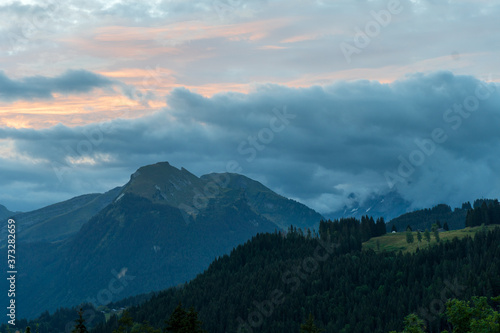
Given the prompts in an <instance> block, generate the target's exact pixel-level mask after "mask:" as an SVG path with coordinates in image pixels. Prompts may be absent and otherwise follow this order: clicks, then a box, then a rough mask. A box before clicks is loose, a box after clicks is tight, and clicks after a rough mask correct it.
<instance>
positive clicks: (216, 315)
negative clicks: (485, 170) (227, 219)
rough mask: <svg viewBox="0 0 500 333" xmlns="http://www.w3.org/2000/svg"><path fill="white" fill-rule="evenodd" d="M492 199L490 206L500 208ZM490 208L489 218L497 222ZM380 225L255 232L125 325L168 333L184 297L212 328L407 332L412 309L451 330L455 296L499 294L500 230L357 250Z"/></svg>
mask: <svg viewBox="0 0 500 333" xmlns="http://www.w3.org/2000/svg"><path fill="white" fill-rule="evenodd" d="M481 207H483V205H481V206H480V207H479V208H478V209H481ZM487 207H491V209H492V212H493V211H495V209H496V208H495V207H497V206H495V204H491V205H490V206H487ZM488 209H490V208H488ZM489 216H490V215H489ZM491 216H492V217H493V218H492V219H490V222H491V223H498V222H500V221H498V220H495V219H494V216H496V215H494V214H493V213H491ZM384 226H385V225H384V221H383V220H381V219H379V220H378V221H374V220H373V218H369V217H363V218H362V219H361V221H360V220H356V219H354V218H348V219H340V220H336V221H333V222H332V221H321V223H320V226H319V230H318V232H316V231H314V230H307V229H306V230H305V231H303V230H301V229H297V228H294V227H291V228H289V230H288V231H287V232H277V231H276V232H274V233H263V234H258V235H256V236H255V237H253V238H252V239H251V240H250V241H247V242H246V243H245V244H242V245H239V246H238V247H236V248H235V249H234V250H233V251H232V252H231V253H230V254H229V255H224V256H222V257H219V258H218V259H216V260H215V261H214V262H213V263H212V264H211V265H210V266H209V267H208V269H207V270H206V271H205V272H204V273H202V274H199V275H198V276H197V277H196V278H195V279H193V280H192V281H191V282H189V283H187V284H185V285H184V286H182V287H178V288H170V289H167V290H165V291H163V292H160V293H155V294H153V295H152V297H150V298H149V299H148V300H146V301H145V302H142V303H140V304H137V303H138V302H135V303H136V304H135V305H132V304H133V303H134V302H133V301H134V298H132V299H130V301H131V303H129V306H128V309H127V312H126V313H128V315H129V316H130V320H129V324H130V325H129V326H127V327H129V328H130V329H131V328H132V327H135V328H136V329H137V331H138V332H142V331H144V332H147V331H150V332H159V331H161V332H168V331H167V327H168V322H169V319H170V318H171V316H172V314H173V313H174V311H175V309H176V307H178V306H179V304H183V305H184V306H185V307H186V309H189V310H185V313H191V315H192V316H193V315H194V314H196V322H197V323H198V324H199V329H200V330H204V331H206V332H209V333H219V332H220V333H226V332H237V331H238V330H240V331H241V332H245V331H246V332H300V330H301V326H302V327H304V325H306V324H307V323H308V320H310V317H312V318H314V325H315V327H317V329H318V330H319V331H321V330H324V331H325V332H389V331H402V330H403V329H404V327H405V320H404V319H405V318H406V317H407V316H408V315H409V314H412V313H414V314H416V315H417V316H418V317H419V318H420V319H421V320H422V323H423V325H425V327H426V331H427V332H441V331H443V330H449V331H450V332H452V330H450V326H451V324H450V321H448V320H447V317H446V314H445V313H446V304H447V301H448V300H449V299H451V298H456V299H459V300H465V301H467V300H471V299H472V298H473V297H475V296H485V297H488V298H491V297H494V296H497V295H499V294H500V275H499V272H500V228H496V229H494V230H493V231H490V232H487V231H483V232H478V233H477V234H476V236H475V237H474V238H471V237H468V238H464V239H461V240H458V239H454V240H452V241H447V242H441V243H439V245H436V246H433V247H430V248H426V249H420V250H418V251H417V252H416V253H414V254H403V253H401V252H399V253H394V252H390V253H379V254H377V253H375V252H373V251H371V250H369V251H361V245H362V242H363V241H365V240H367V239H369V238H371V237H374V236H379V235H381V234H384V233H385V228H383V227H384ZM123 303H124V302H122V305H124V306H125V305H126V304H123ZM125 303H126V302H125ZM66 311H69V310H67V309H66V310H64V309H61V310H59V311H58V312H57V313H56V314H54V315H52V316H50V315H48V313H46V314H44V315H42V316H41V317H39V318H37V319H36V320H33V321H30V322H26V321H24V322H21V321H20V322H18V323H19V326H18V328H23V329H24V327H22V326H21V325H22V324H25V325H30V326H31V327H38V331H39V332H40V333H45V332H70V330H69V331H68V330H67V328H68V327H70V328H71V327H72V326H71V325H69V326H68V323H70V324H72V325H74V320H75V319H76V318H75V313H76V311H75V310H74V309H73V312H72V320H73V321H71V320H69V317H70V313H69V312H68V313H67V312H66ZM89 311H92V310H89ZM93 315H95V316H94V317H93V318H88V319H91V320H89V325H88V327H89V328H90V329H89V330H90V331H91V332H93V333H113V332H121V331H123V332H125V331H127V330H123V329H124V328H123V327H122V328H120V325H122V324H123V320H121V319H120V318H119V317H117V316H111V318H110V319H109V320H108V321H107V322H105V321H104V320H102V314H100V313H99V312H98V311H94V312H93ZM55 316H57V317H58V318H57V319H56V318H54V317H55ZM98 317H99V318H98ZM198 320H199V321H198ZM198 324H197V325H198ZM309 324H311V323H310V322H309ZM122 326H123V325H122ZM4 331H5V327H2V332H4ZM129 331H130V330H129ZM127 332H128V331H127Z"/></svg>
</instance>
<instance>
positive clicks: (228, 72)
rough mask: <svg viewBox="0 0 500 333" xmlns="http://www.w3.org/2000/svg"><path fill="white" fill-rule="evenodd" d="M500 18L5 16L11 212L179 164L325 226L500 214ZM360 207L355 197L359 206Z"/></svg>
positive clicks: (341, 1) (488, 14)
mask: <svg viewBox="0 0 500 333" xmlns="http://www.w3.org/2000/svg"><path fill="white" fill-rule="evenodd" d="M499 15H500V3H498V2H496V1H477V0H475V1H472V0H471V1H458V0H457V1H431V0H429V1H423V0H422V1H420V0H412V1H397V0H384V1H379V0H373V1H362V0H358V1H356V0H354V1H353V0H338V1H337V0H332V1H327V0H324V1H320V0H318V1H309V0H308V1H304V0H287V1H278V0H276V1H272V0H268V1H266V0H262V1H260V0H256V1H251V0H246V1H245V0H207V1H177V0H170V1H167V0H155V1H143V2H139V1H128V0H114V1H110V0H106V1H104V0H89V1H71V0H69V1H53V0H49V1H46V0H45V1H39V0H29V1H28V0H23V1H5V0H4V1H0V204H3V205H5V206H6V207H7V208H8V209H10V210H13V211H29V210H33V209H36V208H41V207H43V206H46V205H49V204H52V203H56V202H59V201H62V200H66V199H69V198H72V197H74V196H77V195H81V194H86V193H97V192H99V193H102V192H105V191H107V190H110V189H112V188H114V187H116V186H121V185H124V184H125V183H126V182H127V181H128V180H129V178H130V175H131V174H132V173H133V172H134V171H135V170H137V169H138V168H139V167H141V166H144V165H147V164H152V163H156V162H160V161H168V162H170V164H171V165H173V166H176V167H178V168H180V167H184V168H186V169H188V170H189V171H191V172H192V173H194V174H195V175H198V176H201V175H203V174H207V173H211V172H238V173H241V174H244V175H246V176H248V177H251V178H253V179H256V180H258V181H260V182H262V183H263V184H264V185H266V186H268V187H270V188H271V189H273V190H275V191H276V192H278V193H279V194H282V195H284V196H287V197H289V198H293V199H295V200H298V201H300V202H302V203H304V204H306V205H308V206H310V207H311V208H314V209H316V210H317V211H319V212H320V213H328V212H331V211H335V210H337V209H340V208H342V207H343V206H344V205H345V204H346V203H347V202H349V199H348V197H349V196H350V195H351V194H354V195H356V197H357V198H359V199H360V200H364V198H367V197H369V196H370V195H372V194H374V193H377V194H384V193H387V192H389V191H397V192H399V193H400V194H401V195H402V196H403V197H404V198H405V199H407V200H408V201H409V202H411V203H412V208H420V207H429V206H432V205H435V204H438V203H447V204H450V205H452V206H453V207H456V206H459V205H460V204H461V203H462V202H465V201H469V200H474V199H476V198H481V197H486V198H492V197H499V196H500V176H499V172H500V154H498V152H499V151H500V131H499V128H500V95H499V91H500V85H499V82H500V73H499V72H498V59H499V58H500V43H498V40H497V36H496V32H497V31H498V28H499V23H498V17H499ZM351 196H352V195H351Z"/></svg>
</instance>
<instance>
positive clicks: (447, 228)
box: [443, 222, 450, 231]
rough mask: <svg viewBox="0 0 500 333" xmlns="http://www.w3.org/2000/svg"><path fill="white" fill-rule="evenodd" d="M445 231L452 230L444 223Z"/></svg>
mask: <svg viewBox="0 0 500 333" xmlns="http://www.w3.org/2000/svg"><path fill="white" fill-rule="evenodd" d="M443 229H444V230H446V231H449V230H450V227H449V226H448V222H444V224H443Z"/></svg>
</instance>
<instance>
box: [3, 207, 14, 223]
mask: <svg viewBox="0 0 500 333" xmlns="http://www.w3.org/2000/svg"><path fill="white" fill-rule="evenodd" d="M14 214H15V213H14V212H11V211H10V210H8V209H7V207H5V206H3V205H0V220H4V219H7V218H9V217H11V216H12V215H14Z"/></svg>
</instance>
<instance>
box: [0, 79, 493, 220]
mask: <svg viewBox="0 0 500 333" xmlns="http://www.w3.org/2000/svg"><path fill="white" fill-rule="evenodd" d="M477 96H479V97H481V98H479V97H477ZM475 101H477V105H476V106H475V107H473V106H474V105H473V104H471V103H473V102H475ZM167 103H168V105H169V107H168V108H167V109H165V110H163V111H161V112H158V113H156V114H154V115H152V116H148V117H144V118H140V119H135V120H121V119H117V120H114V121H111V122H108V123H103V124H93V125H87V126H84V127H77V128H68V127H65V126H62V125H59V126H56V127H53V128H50V129H44V130H32V129H29V130H28V129H0V140H2V139H3V141H4V142H7V143H9V144H10V146H9V145H7V147H10V149H9V150H8V151H7V154H4V156H7V157H4V158H3V159H5V161H6V162H8V163H7V164H4V163H2V164H1V165H2V167H0V168H2V169H4V168H5V166H4V165H9V163H11V162H12V161H13V160H16V159H17V161H19V163H36V164H37V166H38V170H37V177H40V179H41V181H40V183H41V184H44V185H43V186H42V187H43V188H44V190H45V192H48V193H50V192H57V193H60V195H61V196H62V195H63V194H61V193H64V195H67V196H68V197H69V196H70V195H69V194H73V195H76V194H82V193H86V192H95V191H104V190H107V189H109V188H111V187H112V186H116V185H122V184H124V183H125V182H126V181H127V180H128V177H129V175H130V174H131V173H133V172H134V171H135V169H137V168H138V167H140V166H142V165H145V164H149V163H155V162H158V161H169V162H170V163H171V164H172V165H174V166H177V167H181V166H183V167H185V168H187V169H188V170H190V171H192V172H193V173H195V174H197V175H202V174H205V173H209V172H225V171H238V172H241V173H243V174H246V175H248V176H250V177H253V178H255V179H258V180H260V181H262V182H263V183H264V184H265V185H267V186H269V187H271V188H272V189H275V190H276V191H278V192H279V193H280V194H283V195H286V196H289V197H293V198H295V199H298V200H300V201H302V202H304V203H306V204H308V205H310V206H311V207H313V208H316V209H318V210H320V211H321V212H328V211H329V210H334V209H337V208H339V207H341V206H342V205H343V204H344V203H345V202H346V201H347V199H346V198H347V196H348V195H349V194H350V193H351V192H352V193H355V194H356V195H358V196H359V197H361V198H363V197H366V196H367V195H369V194H370V193H372V192H386V191H388V190H389V189H390V188H389V184H388V182H387V174H388V173H389V174H392V175H396V176H398V177H399V178H400V179H399V180H398V181H394V183H395V184H394V185H395V187H396V189H397V190H398V191H400V193H401V194H402V195H403V196H404V197H405V198H406V199H408V200H410V201H412V202H413V203H414V206H415V207H419V206H429V205H432V204H436V203H439V202H446V203H449V204H452V205H457V204H460V203H461V202H463V201H466V200H473V199H474V198H477V197H481V196H485V197H488V196H499V195H500V190H498V189H499V188H500V177H499V171H498V170H500V169H499V167H500V156H499V155H498V151H499V150H500V131H499V130H498V129H499V128H500V97H499V94H498V91H497V86H496V85H495V84H494V83H485V82H483V81H480V80H478V79H477V78H474V77H470V76H457V75H453V74H451V73H449V72H436V73H431V74H415V75H411V76H408V77H407V78H405V79H404V80H400V81H396V82H393V83H391V84H381V83H379V82H375V81H355V82H338V83H336V84H333V85H330V86H327V87H309V88H300V89H297V88H289V87H284V86H277V85H263V86H260V87H258V88H257V89H256V90H255V91H254V92H252V93H250V94H239V93H223V94H218V95H215V96H213V97H211V98H206V97H203V96H201V95H198V94H196V93H194V92H191V91H189V90H186V89H177V90H174V91H173V92H172V93H171V94H170V95H169V96H168V98H167ZM456 105H462V108H461V109H456ZM454 108H455V109H454ZM467 109H469V110H471V111H467ZM454 110H460V111H454ZM436 129H440V130H441V131H442V133H443V135H445V136H446V140H444V141H442V140H441V141H439V142H431V140H433V139H432V133H433V131H435V130H436ZM429 142H431V143H430V144H431V145H432V147H430V146H429ZM421 146H423V148H421ZM431 148H432V152H431V153H429V151H430V149H431ZM418 151H420V153H418ZM415 152H417V153H415ZM9 154H10V155H9ZM8 156H11V157H10V158H9V157H8ZM422 156H423V158H424V160H423V161H422V163H420V162H421V161H419V160H417V162H418V165H416V166H414V171H413V172H412V173H411V175H408V176H406V175H403V176H402V175H400V174H399V173H398V168H399V167H400V164H401V158H403V159H404V160H406V161H415V158H416V157H422ZM23 161H24V162H23ZM30 161H35V162H30ZM54 163H56V164H54ZM54 165H55V166H56V168H59V171H60V172H62V174H61V179H58V176H57V175H56V172H55V171H54ZM228 165H229V166H230V167H229V168H228ZM31 168H33V166H31ZM9 170H10V171H9V172H10V177H9V178H8V179H6V178H3V180H2V182H3V184H0V186H2V187H3V188H5V187H7V188H13V191H15V184H14V183H15V182H14V179H20V178H17V177H16V170H15V169H14V168H11V169H9ZM41 170H43V171H41ZM2 171H3V170H2ZM20 172H21V171H20ZM21 176H22V175H21V174H19V177H21ZM28 183H30V181H28ZM92 186H94V190H93V191H92V190H91V189H90V187H92ZM47 200H49V199H47ZM0 202H1V203H2V204H5V205H6V206H7V207H9V203H10V202H9V201H8V200H4V199H2V200H0ZM47 203H48V202H47ZM9 208H10V207H9ZM14 208H16V209H18V208H17V207H12V209H14Z"/></svg>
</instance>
